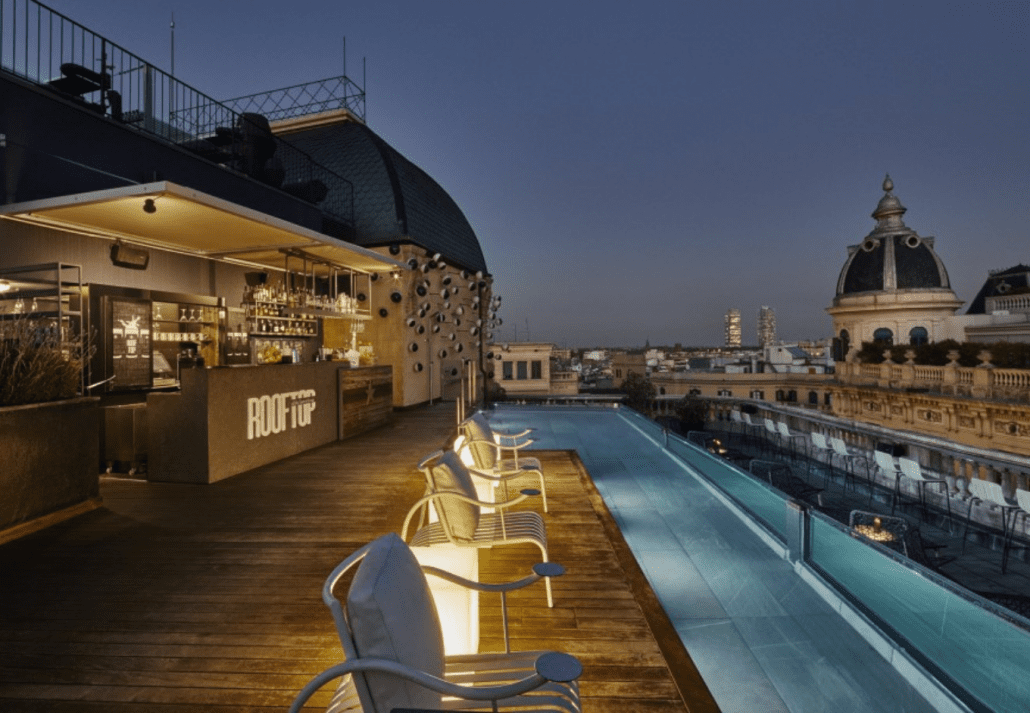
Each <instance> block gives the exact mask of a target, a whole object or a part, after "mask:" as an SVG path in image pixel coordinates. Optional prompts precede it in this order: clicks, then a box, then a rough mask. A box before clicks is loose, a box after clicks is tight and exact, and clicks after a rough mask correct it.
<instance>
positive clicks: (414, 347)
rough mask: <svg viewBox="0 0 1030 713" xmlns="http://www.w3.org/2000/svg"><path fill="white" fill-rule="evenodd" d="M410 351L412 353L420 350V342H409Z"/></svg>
mask: <svg viewBox="0 0 1030 713" xmlns="http://www.w3.org/2000/svg"><path fill="white" fill-rule="evenodd" d="M408 351H409V352H412V353H414V352H417V351H418V342H412V343H411V344H409V345H408Z"/></svg>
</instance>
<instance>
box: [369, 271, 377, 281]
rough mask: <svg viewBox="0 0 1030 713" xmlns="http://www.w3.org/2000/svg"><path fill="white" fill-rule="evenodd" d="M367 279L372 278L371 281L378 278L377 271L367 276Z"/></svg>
mask: <svg viewBox="0 0 1030 713" xmlns="http://www.w3.org/2000/svg"><path fill="white" fill-rule="evenodd" d="M368 279H370V280H372V282H375V281H376V280H378V279H379V273H378V272H373V273H372V274H371V275H369V276H368Z"/></svg>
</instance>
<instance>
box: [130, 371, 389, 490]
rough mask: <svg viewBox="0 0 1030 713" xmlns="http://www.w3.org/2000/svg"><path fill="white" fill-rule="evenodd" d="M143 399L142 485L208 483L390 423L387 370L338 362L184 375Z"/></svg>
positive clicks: (195, 372) (189, 372) (183, 373)
mask: <svg viewBox="0 0 1030 713" xmlns="http://www.w3.org/2000/svg"><path fill="white" fill-rule="evenodd" d="M180 384H181V389H180V391H179V392H178V393H151V394H149V395H148V396H147V412H148V413H147V419H148V422H149V423H148V436H147V450H148V471H149V475H148V478H149V479H150V480H153V481H164V482H179V483H213V482H216V481H218V480H222V479H224V478H228V477H230V476H233V475H237V474H238V473H242V472H244V471H247V470H251V469H252V468H257V467H258V466H262V465H265V464H267V463H272V462H274V461H277V460H280V459H282V458H286V457H287V456H291V455H294V454H296V453H300V452H302V451H306V450H308V449H311V448H315V447H316V446H321V445H324V444H326V443H330V442H332V441H335V440H338V439H341V438H346V437H348V436H352V435H354V434H357V433H361V432H363V431H366V430H368V429H370V428H374V427H375V426H378V425H381V424H383V423H386V422H387V421H388V420H389V419H390V414H391V413H392V404H393V377H392V368H391V367H389V366H369V367H357V368H351V367H348V366H346V365H345V363H344V362H332V361H327V362H310V363H303V364H274V365H263V366H227V367H213V368H195V369H184V370H183V371H182V373H181V374H180Z"/></svg>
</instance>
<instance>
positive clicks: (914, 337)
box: [908, 327, 930, 347]
mask: <svg viewBox="0 0 1030 713" xmlns="http://www.w3.org/2000/svg"><path fill="white" fill-rule="evenodd" d="M928 341H930V334H929V333H928V332H927V331H926V329H925V328H924V327H912V329H911V331H909V333H908V343H909V344H911V345H912V346H914V347H918V346H921V345H923V344H926V343H927V342H928Z"/></svg>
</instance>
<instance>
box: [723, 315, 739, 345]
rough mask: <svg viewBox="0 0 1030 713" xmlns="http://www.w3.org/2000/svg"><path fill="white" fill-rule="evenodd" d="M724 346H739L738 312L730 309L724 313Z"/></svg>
mask: <svg viewBox="0 0 1030 713" xmlns="http://www.w3.org/2000/svg"><path fill="white" fill-rule="evenodd" d="M726 346H728V347H739V346H740V310H739V309H730V310H728V311H727V312H726Z"/></svg>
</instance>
